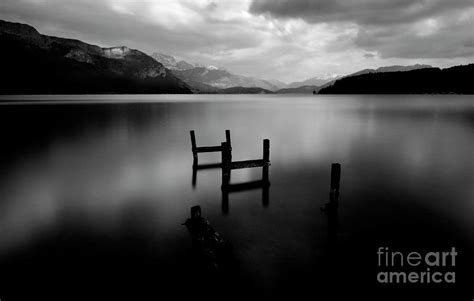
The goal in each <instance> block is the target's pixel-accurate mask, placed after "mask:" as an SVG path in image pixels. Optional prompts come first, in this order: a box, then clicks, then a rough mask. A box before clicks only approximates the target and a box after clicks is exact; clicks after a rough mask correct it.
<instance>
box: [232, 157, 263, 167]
mask: <svg viewBox="0 0 474 301" xmlns="http://www.w3.org/2000/svg"><path fill="white" fill-rule="evenodd" d="M263 166H270V162H269V161H265V160H263V159H259V160H246V161H234V162H231V163H230V169H241V168H253V167H263Z"/></svg>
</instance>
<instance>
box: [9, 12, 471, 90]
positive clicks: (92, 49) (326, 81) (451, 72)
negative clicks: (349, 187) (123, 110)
mask: <svg viewBox="0 0 474 301" xmlns="http://www.w3.org/2000/svg"><path fill="white" fill-rule="evenodd" d="M0 42H1V45H2V47H0V63H1V66H2V69H1V71H0V81H1V82H2V85H1V86H0V94H61V93H64V94H99V93H109V94H114V93H150V94H152V93H229V94H252V93H282V94H283V93H313V94H315V93H318V92H319V93H473V90H472V88H470V86H471V84H470V82H469V80H468V79H469V78H472V76H473V75H474V74H473V66H474V65H468V66H456V67H452V68H448V69H439V68H433V67H432V66H430V65H419V64H416V65H412V66H398V65H396V66H386V67H380V68H377V69H364V70H361V71H358V72H355V73H352V74H349V75H345V76H341V75H334V76H325V77H313V78H310V79H307V80H304V81H300V82H293V83H290V84H286V83H283V82H281V81H278V80H265V79H259V78H255V77H250V76H243V75H237V74H234V73H231V72H230V71H227V70H224V69H221V68H218V67H215V66H203V65H200V64H192V63H188V62H186V61H184V60H177V59H176V58H175V57H173V56H171V55H166V54H162V53H158V52H155V53H153V54H152V55H147V54H145V53H143V52H141V51H139V50H135V49H130V48H128V47H126V46H118V47H109V48H104V47H99V46H96V45H91V44H87V43H85V42H82V41H79V40H73V39H67V38H59V37H53V36H47V35H43V34H40V33H39V32H38V31H37V30H36V29H35V28H33V27H31V26H29V25H26V24H20V23H12V22H7V21H1V20H0Z"/></svg>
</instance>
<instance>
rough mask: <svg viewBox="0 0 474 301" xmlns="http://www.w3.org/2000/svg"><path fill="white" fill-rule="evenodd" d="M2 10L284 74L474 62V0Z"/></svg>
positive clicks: (46, 3) (155, 0)
mask: <svg viewBox="0 0 474 301" xmlns="http://www.w3.org/2000/svg"><path fill="white" fill-rule="evenodd" d="M0 18H1V19H4V20H8V21H16V22H24V23H28V24H30V25H33V26H35V27H36V28H37V29H38V30H39V31H40V32H41V33H44V34H48V35H56V36H64V37H72V38H76V39H80V40H83V41H85V42H88V43H92V44H97V45H100V46H117V45H127V46H129V47H131V48H136V49H140V50H142V51H144V52H146V53H149V54H151V53H152V52H155V51H157V52H161V53H165V54H170V55H174V56H177V57H179V58H182V59H185V60H187V61H189V62H195V63H201V64H206V65H207V64H209V65H216V66H219V67H224V68H226V69H228V70H229V71H232V72H234V73H237V74H242V75H251V76H256V77H260V78H267V79H270V78H273V79H279V80H282V81H285V82H291V81H297V80H304V79H307V78H310V77H314V76H327V75H334V74H347V73H350V72H355V71H358V70H360V69H364V68H374V67H379V66H385V65H393V64H402V65H407V64H414V63H424V64H431V65H434V66H440V67H446V66H451V65H456V64H463V63H470V62H474V0H449V1H448V0H313V1H312V0H241V1H240V0H222V1H219V0H102V1H101V0H1V3H0Z"/></svg>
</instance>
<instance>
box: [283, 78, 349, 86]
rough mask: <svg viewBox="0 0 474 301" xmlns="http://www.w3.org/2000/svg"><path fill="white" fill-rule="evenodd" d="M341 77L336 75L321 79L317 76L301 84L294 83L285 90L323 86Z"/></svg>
mask: <svg viewBox="0 0 474 301" xmlns="http://www.w3.org/2000/svg"><path fill="white" fill-rule="evenodd" d="M340 77H341V76H340V75H334V76H324V77H320V76H315V77H312V78H309V79H307V80H304V81H301V82H292V83H290V84H288V86H287V87H285V88H298V87H302V86H318V87H320V86H323V85H325V84H327V83H329V82H331V81H334V80H336V79H338V78H340Z"/></svg>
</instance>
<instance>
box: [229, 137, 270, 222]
mask: <svg viewBox="0 0 474 301" xmlns="http://www.w3.org/2000/svg"><path fill="white" fill-rule="evenodd" d="M221 147H222V186H221V189H222V213H223V214H228V213H229V193H232V192H238V191H247V190H253V189H262V204H263V206H264V207H267V206H268V204H269V188H270V181H269V175H268V173H269V166H270V140H268V139H265V140H263V158H262V159H257V160H246V161H234V162H232V156H231V149H230V146H229V144H228V143H227V142H223V143H222V144H221ZM255 167H262V179H261V180H257V181H250V182H244V183H238V184H230V176H231V171H232V169H243V168H255Z"/></svg>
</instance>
